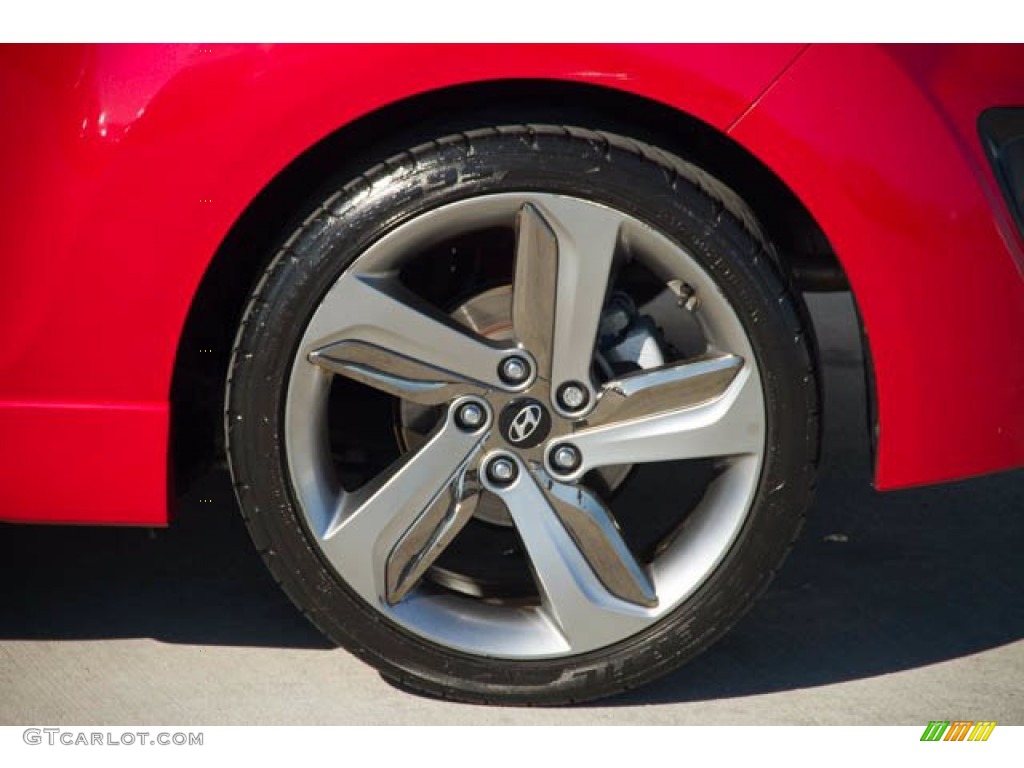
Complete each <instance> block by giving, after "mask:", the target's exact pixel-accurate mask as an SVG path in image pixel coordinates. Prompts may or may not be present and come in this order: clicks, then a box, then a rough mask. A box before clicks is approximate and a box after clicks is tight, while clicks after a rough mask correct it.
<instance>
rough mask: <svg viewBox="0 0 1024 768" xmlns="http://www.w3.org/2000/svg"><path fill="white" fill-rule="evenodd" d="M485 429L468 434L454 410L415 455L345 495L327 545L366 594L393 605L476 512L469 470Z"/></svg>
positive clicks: (331, 556)
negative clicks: (457, 420) (468, 481)
mask: <svg viewBox="0 0 1024 768" xmlns="http://www.w3.org/2000/svg"><path fill="white" fill-rule="evenodd" d="M485 435H486V433H482V434H481V433H478V434H475V435H470V434H467V433H465V432H463V431H462V430H460V429H459V428H458V427H457V426H456V425H455V423H454V419H453V418H452V417H451V416H449V417H448V419H447V420H446V421H445V422H444V424H443V425H442V426H441V428H440V429H439V430H438V431H437V432H436V433H435V434H434V435H433V437H431V438H430V440H429V441H428V442H427V444H426V445H424V446H423V447H422V448H421V449H419V451H417V452H416V453H411V454H407V455H406V456H403V457H402V458H401V459H399V460H398V462H396V464H395V465H393V466H392V467H390V468H389V469H388V470H386V471H385V472H383V473H382V474H381V475H380V476H379V477H378V478H377V479H375V480H373V481H371V482H370V483H368V484H367V485H366V486H364V487H362V488H360V489H359V490H358V491H355V492H353V493H347V494H343V495H342V497H341V500H340V502H339V504H338V508H337V510H336V512H335V515H334V519H333V521H332V523H331V525H330V526H329V529H328V530H327V531H326V532H325V533H324V534H323V537H322V546H323V549H324V552H325V554H326V555H327V557H328V559H329V560H330V561H331V563H332V564H333V565H334V567H335V568H336V569H337V570H338V571H339V572H340V573H341V574H342V575H343V576H344V577H345V579H346V580H347V581H348V583H349V584H350V585H352V587H353V588H354V589H355V590H356V591H357V592H358V593H359V594H360V595H361V596H362V597H363V598H365V599H366V600H368V601H370V602H372V603H376V602H378V601H384V602H388V603H393V602H395V601H397V600H398V599H400V598H401V597H402V596H404V595H405V594H407V593H408V591H409V590H410V589H411V588H412V587H413V586H414V585H415V584H416V582H417V581H418V579H419V577H420V576H422V574H423V572H424V571H425V570H426V569H427V568H428V567H429V566H430V564H431V563H432V562H433V561H434V560H435V559H436V558H437V556H438V555H439V554H440V552H441V551H442V550H443V549H444V547H446V546H447V545H448V543H450V541H451V539H452V538H454V536H455V534H456V533H457V532H458V529H459V528H461V526H462V525H463V524H464V523H465V522H466V520H468V518H469V516H470V515H472V506H473V505H472V500H471V497H472V494H471V493H469V492H468V491H469V490H470V486H468V485H467V480H466V478H465V475H466V470H467V467H468V466H469V464H470V463H471V462H472V460H473V458H474V457H475V456H476V454H477V453H478V452H479V450H480V445H481V443H482V441H483V439H484V437H485Z"/></svg>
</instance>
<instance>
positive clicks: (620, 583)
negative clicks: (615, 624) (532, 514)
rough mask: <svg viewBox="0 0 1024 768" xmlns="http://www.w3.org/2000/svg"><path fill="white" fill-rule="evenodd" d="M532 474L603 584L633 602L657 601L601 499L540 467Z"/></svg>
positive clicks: (651, 585) (651, 587)
mask: <svg viewBox="0 0 1024 768" xmlns="http://www.w3.org/2000/svg"><path fill="white" fill-rule="evenodd" d="M534 474H535V475H536V478H537V482H538V483H539V485H540V488H541V490H542V491H543V492H544V495H545V496H546V497H547V500H548V503H549V504H550V505H551V509H552V510H553V511H554V513H555V515H557V516H558V519H559V520H560V521H561V523H562V525H563V526H564V527H565V529H566V530H567V531H568V532H569V535H570V536H572V540H573V542H575V544H576V546H577V547H578V548H579V550H580V552H581V553H582V555H583V557H584V558H585V559H586V561H587V563H588V564H589V565H590V568H591V570H593V571H594V575H595V576H597V578H598V579H599V580H600V581H601V583H602V584H604V586H605V588H606V589H607V590H608V591H609V592H611V593H612V594H613V595H615V596H616V597H620V598H622V599H623V600H627V601H628V602H631V603H636V604H637V605H643V606H648V607H650V606H655V605H657V604H658V596H657V594H656V593H655V590H654V584H652V583H651V579H650V577H649V576H648V575H647V572H646V571H644V569H643V567H642V566H641V565H640V563H639V562H637V559H636V557H634V555H633V553H632V552H631V551H630V549H629V545H627V544H626V542H625V540H624V539H623V538H622V532H621V531H620V530H619V525H618V523H616V522H615V518H614V517H612V514H611V512H609V511H608V508H607V507H606V506H605V505H604V503H603V502H602V501H601V500H600V499H599V498H598V497H597V496H596V495H595V494H594V493H593V492H591V491H590V490H589V489H588V488H586V487H584V486H582V485H566V484H565V483H559V482H556V481H555V480H554V479H552V478H551V476H550V475H548V474H547V473H546V472H544V470H543V469H536V470H534Z"/></svg>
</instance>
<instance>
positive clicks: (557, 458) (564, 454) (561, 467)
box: [551, 443, 583, 474]
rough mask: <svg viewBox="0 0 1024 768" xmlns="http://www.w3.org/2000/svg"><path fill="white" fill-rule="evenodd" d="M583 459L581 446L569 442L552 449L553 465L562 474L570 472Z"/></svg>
mask: <svg viewBox="0 0 1024 768" xmlns="http://www.w3.org/2000/svg"><path fill="white" fill-rule="evenodd" d="M582 460H583V457H582V456H581V455H580V451H579V448H577V447H576V446H575V445H570V444H569V443H563V444H562V445H559V446H556V447H555V449H554V450H553V451H551V466H552V468H553V469H555V470H556V471H558V472H560V473H562V474H568V473H569V472H572V471H573V470H575V469H576V468H578V467H579V465H580V462H581V461H582Z"/></svg>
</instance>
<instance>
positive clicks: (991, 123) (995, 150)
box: [978, 107, 1024, 236]
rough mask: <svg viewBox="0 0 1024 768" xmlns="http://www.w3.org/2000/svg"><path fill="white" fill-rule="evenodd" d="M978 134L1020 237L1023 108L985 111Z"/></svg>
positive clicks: (1022, 229) (1022, 222)
mask: <svg viewBox="0 0 1024 768" xmlns="http://www.w3.org/2000/svg"><path fill="white" fill-rule="evenodd" d="M978 135H979V136H980V137H981V143H982V146H983V147H984V148H985V154H987V155H988V159H989V162H991V163H992V170H993V172H994V173H995V175H996V180H997V181H998V182H999V188H1000V189H1001V190H1002V191H1003V196H1004V197H1005V198H1006V204H1007V206H1008V207H1009V208H1010V213H1012V214H1013V218H1014V221H1016V222H1017V229H1018V230H1020V233H1021V235H1022V236H1024V107H993V108H991V109H986V110H985V111H984V112H982V113H981V116H980V117H979V118H978Z"/></svg>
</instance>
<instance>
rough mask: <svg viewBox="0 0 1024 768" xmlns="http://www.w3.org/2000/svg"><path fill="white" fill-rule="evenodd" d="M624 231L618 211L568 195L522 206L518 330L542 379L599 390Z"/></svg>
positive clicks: (515, 310)
mask: <svg viewBox="0 0 1024 768" xmlns="http://www.w3.org/2000/svg"><path fill="white" fill-rule="evenodd" d="M620 226H621V217H620V216H619V215H618V214H616V213H615V212H613V211H610V210H608V209H604V208H601V207H599V206H595V205H591V204H584V203H580V202H579V201H575V200H571V199H568V198H549V199H548V200H546V201H545V203H544V207H543V209H541V208H539V207H538V206H535V205H532V204H526V205H524V206H523V207H522V208H521V209H520V211H519V215H518V217H517V239H516V272H515V283H514V286H513V295H512V326H513V329H514V330H515V335H516V338H517V339H518V340H519V342H520V343H521V344H522V345H523V346H524V347H526V349H528V350H529V351H530V352H531V353H532V354H533V355H534V357H535V358H536V360H537V366H538V375H539V376H540V377H541V378H542V379H546V380H550V381H552V382H555V383H562V382H565V381H578V382H581V383H583V384H584V385H585V386H587V387H588V388H591V387H592V384H591V380H590V366H591V360H592V359H593V354H594V344H595V343H596V340H597V330H598V325H599V323H600V320H601V309H602V307H603V306H604V299H605V294H606V292H607V288H608V279H609V276H610V273H611V267H612V261H613V259H614V256H615V251H616V248H617V245H618V239H619V230H620Z"/></svg>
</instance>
